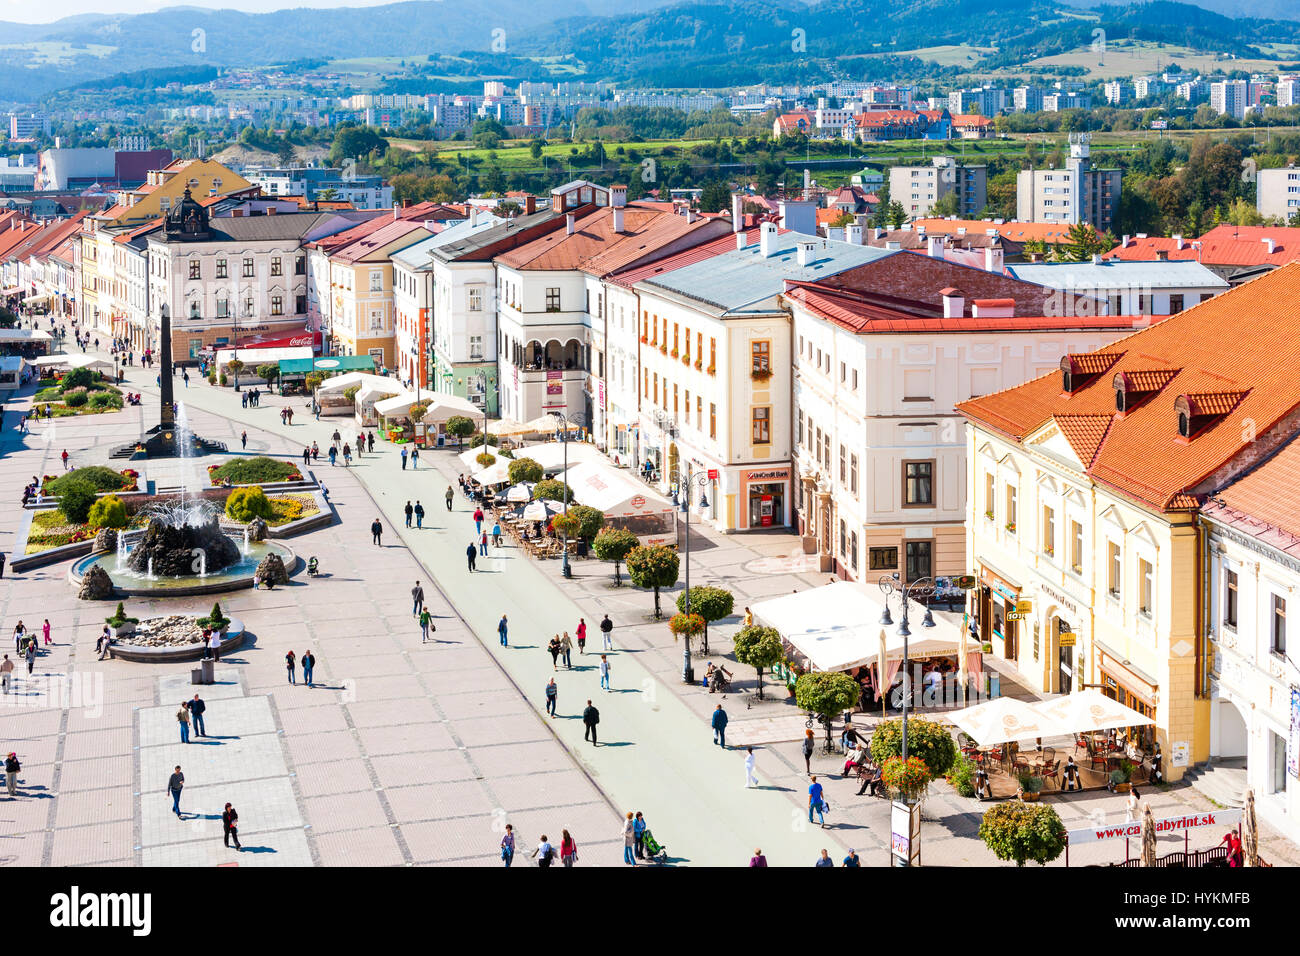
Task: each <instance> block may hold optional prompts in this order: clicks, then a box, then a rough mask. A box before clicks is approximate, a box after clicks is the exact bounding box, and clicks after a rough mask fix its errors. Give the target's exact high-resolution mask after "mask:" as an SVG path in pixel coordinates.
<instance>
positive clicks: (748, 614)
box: [744, 608, 826, 853]
mask: <svg viewBox="0 0 1300 956" xmlns="http://www.w3.org/2000/svg"><path fill="white" fill-rule="evenodd" d="M753 624H754V612H753V611H751V610H750V609H749V608H745V624H744V626H745V627H752V626H753ZM822 852H823V853H824V852H826V851H825V850H823V851H822Z"/></svg>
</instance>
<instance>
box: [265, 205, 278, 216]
mask: <svg viewBox="0 0 1300 956" xmlns="http://www.w3.org/2000/svg"><path fill="white" fill-rule="evenodd" d="M277 211H278V207H276V206H274V205H272V206H267V207H266V214H267V215H268V216H274V215H275V214H276V212H277Z"/></svg>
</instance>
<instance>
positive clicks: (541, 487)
mask: <svg viewBox="0 0 1300 956" xmlns="http://www.w3.org/2000/svg"><path fill="white" fill-rule="evenodd" d="M533 497H534V498H538V499H541V498H545V499H547V500H548V501H564V502H569V501H572V500H573V489H572V488H570V487H569V486H568V485H566V484H565V483H564V482H562V481H557V480H556V479H554V478H547V479H546V480H545V481H539V482H538V483H537V484H535V485H534V486H533Z"/></svg>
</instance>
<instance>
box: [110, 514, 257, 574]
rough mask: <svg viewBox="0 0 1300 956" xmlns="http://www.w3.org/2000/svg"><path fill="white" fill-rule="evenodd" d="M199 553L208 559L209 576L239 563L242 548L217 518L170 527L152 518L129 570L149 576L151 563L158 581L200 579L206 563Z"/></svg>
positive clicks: (135, 551) (130, 562) (130, 558)
mask: <svg viewBox="0 0 1300 956" xmlns="http://www.w3.org/2000/svg"><path fill="white" fill-rule="evenodd" d="M198 551H202V552H203V553H204V554H206V555H207V558H206V570H207V573H208V574H212V573H213V572H214V571H220V570H221V569H222V568H224V567H226V566H227V565H230V564H234V563H236V562H238V561H239V559H240V557H241V555H240V553H239V547H238V546H237V545H236V544H235V542H234V541H232V540H231V539H230V538H229V537H227V536H226V535H225V534H224V533H222V531H221V526H220V525H219V524H218V522H217V516H216V515H215V514H212V515H209V516H208V517H207V518H206V519H204V520H202V521H195V522H193V523H186V524H168V523H166V522H164V521H163V520H162V519H161V518H152V519H150V521H149V527H148V528H147V529H145V533H144V537H142V538H141V539H140V543H139V544H137V545H136V546H135V547H134V548H132V549H131V554H130V556H129V557H128V558H127V562H126V563H127V567H129V568H130V569H131V570H132V571H134V572H136V573H137V574H147V573H148V571H149V559H150V558H152V559H153V573H154V575H156V576H157V577H164V578H177V577H189V576H190V575H197V574H198V573H199V570H200V568H201V567H203V563H202V562H200V560H199V556H198V554H197V552H198Z"/></svg>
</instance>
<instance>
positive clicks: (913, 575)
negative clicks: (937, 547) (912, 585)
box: [906, 541, 934, 581]
mask: <svg viewBox="0 0 1300 956" xmlns="http://www.w3.org/2000/svg"><path fill="white" fill-rule="evenodd" d="M933 551H934V542H932V541H909V542H907V569H906V571H907V580H908V581H915V580H917V579H919V578H928V577H929V576H930V575H931V574H933V573H934V562H933V560H932V558H933Z"/></svg>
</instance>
